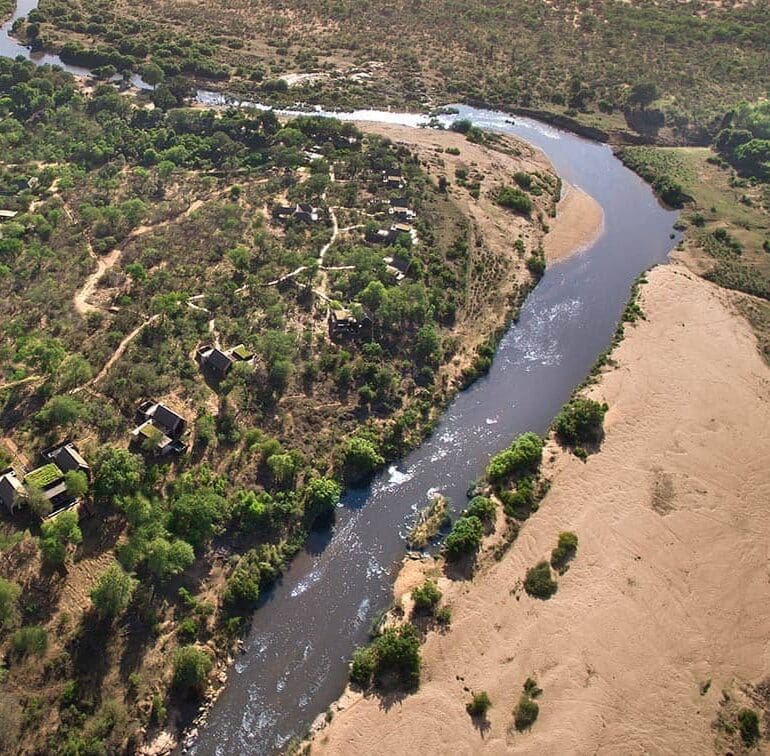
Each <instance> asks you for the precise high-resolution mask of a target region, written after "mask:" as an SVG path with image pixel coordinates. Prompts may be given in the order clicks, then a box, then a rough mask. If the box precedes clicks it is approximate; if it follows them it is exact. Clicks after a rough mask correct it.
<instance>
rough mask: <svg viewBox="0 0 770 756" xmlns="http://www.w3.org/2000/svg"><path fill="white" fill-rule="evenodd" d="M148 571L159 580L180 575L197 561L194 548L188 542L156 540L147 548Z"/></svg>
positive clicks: (161, 538) (159, 538)
mask: <svg viewBox="0 0 770 756" xmlns="http://www.w3.org/2000/svg"><path fill="white" fill-rule="evenodd" d="M145 554H146V561H147V569H148V570H150V572H151V573H152V574H153V575H155V577H157V578H158V579H159V580H161V581H164V580H168V579H169V578H170V577H173V576H174V575H179V574H181V573H182V572H184V571H185V570H186V569H187V568H188V567H190V566H191V565H192V564H193V562H194V561H195V552H194V551H193V547H192V546H190V544H189V543H187V542H186V541H181V540H178V539H175V540H168V539H166V538H163V537H160V536H159V537H158V538H154V539H153V540H152V541H150V542H149V543H148V544H147V546H146V548H145Z"/></svg>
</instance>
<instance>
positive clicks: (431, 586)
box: [412, 579, 442, 612]
mask: <svg viewBox="0 0 770 756" xmlns="http://www.w3.org/2000/svg"><path fill="white" fill-rule="evenodd" d="M441 595H442V594H441V591H440V590H439V587H438V585H436V582H435V581H434V580H429V579H427V580H426V581H425V582H424V583H423V584H422V585H419V586H417V587H416V588H415V589H414V590H413V591H412V600H413V601H414V608H415V611H418V612H432V611H433V610H434V609H435V608H436V607H437V606H438V602H439V601H441Z"/></svg>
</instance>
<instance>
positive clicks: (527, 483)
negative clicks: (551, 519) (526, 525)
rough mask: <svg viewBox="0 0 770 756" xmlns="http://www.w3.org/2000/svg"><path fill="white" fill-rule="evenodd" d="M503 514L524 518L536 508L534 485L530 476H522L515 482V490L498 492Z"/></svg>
mask: <svg viewBox="0 0 770 756" xmlns="http://www.w3.org/2000/svg"><path fill="white" fill-rule="evenodd" d="M500 498H501V499H502V502H503V507H504V509H505V514H507V515H508V516H509V517H516V518H517V519H519V520H525V519H526V518H527V517H529V515H530V514H531V513H532V512H533V511H534V510H536V509H537V506H536V505H537V500H536V496H535V486H534V483H533V482H532V479H531V478H522V479H521V480H520V481H518V483H517V484H516V490H515V491H503V492H502V493H501V494H500Z"/></svg>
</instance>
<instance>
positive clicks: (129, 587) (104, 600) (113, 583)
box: [91, 563, 136, 619]
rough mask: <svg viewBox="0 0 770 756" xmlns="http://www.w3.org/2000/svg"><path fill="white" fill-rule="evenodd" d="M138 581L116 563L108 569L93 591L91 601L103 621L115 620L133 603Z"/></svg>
mask: <svg viewBox="0 0 770 756" xmlns="http://www.w3.org/2000/svg"><path fill="white" fill-rule="evenodd" d="M135 587H136V581H135V580H134V579H133V578H132V577H131V576H130V575H128V574H126V573H125V572H124V570H123V568H122V567H121V566H120V565H119V564H117V563H115V564H113V565H111V566H110V567H108V568H107V569H106V570H105V571H104V572H103V573H102V574H101V576H100V577H99V579H98V580H97V581H96V585H95V586H94V587H93V589H92V590H91V601H93V603H94V607H95V608H96V611H97V613H98V614H99V616H100V617H101V618H102V619H114V618H115V617H117V616H118V615H119V614H120V613H121V612H122V611H123V610H124V609H125V608H126V607H127V606H128V604H129V602H130V601H131V596H132V595H133V593H134V588H135Z"/></svg>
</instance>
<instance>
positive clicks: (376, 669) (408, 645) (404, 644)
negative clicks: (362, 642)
mask: <svg viewBox="0 0 770 756" xmlns="http://www.w3.org/2000/svg"><path fill="white" fill-rule="evenodd" d="M393 677H395V678H396V680H397V681H398V683H399V684H400V685H401V686H402V687H404V688H406V689H408V690H412V689H414V688H416V687H417V686H418V685H419V684H420V637H419V634H418V632H417V628H415V627H414V625H410V624H405V625H399V626H397V627H389V628H386V629H385V631H384V632H383V633H382V634H381V635H379V636H378V637H377V638H375V639H374V640H373V641H372V642H371V643H370V644H369V646H367V647H366V648H359V649H357V650H356V651H355V653H354V655H353V663H352V665H351V680H352V681H353V682H354V683H356V684H357V685H359V686H361V687H363V688H367V687H368V686H369V685H371V683H372V681H373V682H374V684H375V685H378V686H381V685H384V684H386V683H387V682H389V680H390V678H393Z"/></svg>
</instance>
